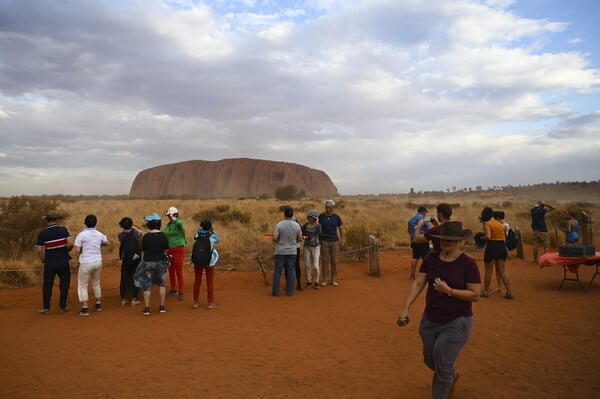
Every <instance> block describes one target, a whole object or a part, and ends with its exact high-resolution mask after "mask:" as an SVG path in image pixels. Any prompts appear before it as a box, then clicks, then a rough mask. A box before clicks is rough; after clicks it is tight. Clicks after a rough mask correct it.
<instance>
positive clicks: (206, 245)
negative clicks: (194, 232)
mask: <svg viewBox="0 0 600 399" xmlns="http://www.w3.org/2000/svg"><path fill="white" fill-rule="evenodd" d="M211 235H212V233H209V234H202V235H198V238H196V241H194V246H193V247H192V263H193V264H194V266H208V265H209V264H210V259H211V258H212V252H213V250H212V245H211V243H210V236H211Z"/></svg>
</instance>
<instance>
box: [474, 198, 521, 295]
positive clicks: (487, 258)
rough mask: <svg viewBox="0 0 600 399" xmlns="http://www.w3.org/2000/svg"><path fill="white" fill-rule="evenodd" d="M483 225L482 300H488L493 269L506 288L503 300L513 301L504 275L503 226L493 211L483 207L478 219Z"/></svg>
mask: <svg viewBox="0 0 600 399" xmlns="http://www.w3.org/2000/svg"><path fill="white" fill-rule="evenodd" d="M479 219H480V221H481V223H483V230H484V236H483V237H482V239H483V240H484V241H485V242H486V244H485V252H484V254H483V262H484V264H485V279H484V283H483V291H481V297H482V298H489V293H488V289H489V287H490V283H491V281H492V273H493V271H494V267H495V268H496V273H497V274H498V275H499V276H500V281H502V283H503V284H504V287H505V288H506V293H505V294H504V298H506V299H514V295H513V293H512V291H511V289H510V280H509V278H508V274H507V273H506V258H507V256H508V250H507V249H506V236H505V235H504V226H503V225H502V223H500V222H499V221H497V220H496V219H494V210H493V209H492V208H490V207H485V208H484V209H483V210H482V211H481V217H480V218H479Z"/></svg>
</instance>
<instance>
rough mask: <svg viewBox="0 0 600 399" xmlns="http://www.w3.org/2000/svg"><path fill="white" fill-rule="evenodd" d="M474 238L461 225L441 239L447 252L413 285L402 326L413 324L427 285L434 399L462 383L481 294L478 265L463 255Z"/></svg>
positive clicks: (424, 323) (424, 333) (426, 355)
mask: <svg viewBox="0 0 600 399" xmlns="http://www.w3.org/2000/svg"><path fill="white" fill-rule="evenodd" d="M470 236H471V231H470V230H463V229H462V223H461V222H446V223H444V225H443V227H442V231H441V233H440V234H439V235H436V238H439V240H440V246H441V251H440V252H434V253H432V254H431V255H430V256H428V257H426V258H425V259H424V260H423V263H422V264H421V268H420V269H419V273H418V276H416V279H415V281H414V282H413V283H412V286H411V288H410V291H409V293H408V296H407V298H406V303H405V305H404V308H403V309H402V310H401V312H400V316H399V318H398V325H400V326H401V327H402V326H405V325H407V324H408V322H409V321H410V318H409V310H410V307H411V305H412V304H413V303H414V302H415V301H416V300H417V298H418V297H419V295H420V294H421V292H422V291H423V288H424V287H425V285H426V284H427V294H426V298H425V311H424V313H423V316H422V319H421V323H420V325H419V333H420V335H421V339H422V341H423V360H424V362H425V364H426V365H427V367H429V368H430V369H431V370H433V383H432V386H431V391H432V397H433V398H434V399H441V398H447V397H448V396H449V395H450V394H451V392H452V390H453V388H454V384H455V383H456V381H457V380H458V377H459V375H460V374H459V373H458V371H457V370H456V369H455V368H454V364H455V362H456V359H457V357H458V355H459V353H460V351H461V349H462V347H463V346H464V345H465V344H466V342H467V340H468V339H469V336H470V334H471V326H472V325H473V310H472V306H471V303H472V302H476V301H477V300H478V297H479V290H480V288H481V277H480V275H479V269H478V268H477V264H476V263H475V260H474V259H473V258H471V257H469V256H468V255H466V254H465V253H463V252H462V250H461V243H462V241H463V240H465V239H467V238H469V237H470Z"/></svg>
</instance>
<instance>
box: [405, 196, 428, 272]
mask: <svg viewBox="0 0 600 399" xmlns="http://www.w3.org/2000/svg"><path fill="white" fill-rule="evenodd" d="M428 212H429V211H428V210H427V208H425V207H424V206H420V207H418V208H417V213H416V214H415V215H413V216H412V217H411V218H410V219H408V229H407V231H408V235H409V237H410V248H411V249H412V259H411V261H410V276H409V279H411V280H414V279H415V271H416V270H417V263H418V262H419V259H425V256H426V255H427V254H428V253H429V251H430V249H429V243H428V242H423V243H418V242H415V233H416V231H417V226H418V225H419V226H420V233H421V234H425V232H427V230H428V229H429V228H431V227H432V226H433V225H432V223H431V222H430V221H429V220H426V219H425V215H427V213H428ZM419 222H421V223H420V224H419Z"/></svg>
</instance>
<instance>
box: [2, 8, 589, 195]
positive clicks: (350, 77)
mask: <svg viewBox="0 0 600 399" xmlns="http://www.w3.org/2000/svg"><path fill="white" fill-rule="evenodd" d="M599 18H600V1H596V0H589V1H583V0H570V1H559V0H554V1H550V0H523V1H510V0H489V1H474V0H469V1H467V0H447V1H446V0H435V1H433V0H339V1H338V0H322V1H319V0H286V1H274V0H240V1H234V0H227V1H225V0H213V1H192V0H172V1H159V0H143V1H142V0H103V1H101V0H98V1H76V0H71V1H67V0H62V1H58V0H57V1H49V0H46V1H44V0H35V1H34V0H13V1H10V0H0V137H1V141H0V181H1V184H0V196H11V195H20V194H34V195H35V194H58V193H62V194H74V195H78V194H126V193H128V192H129V188H130V186H131V183H132V181H133V179H134V178H135V176H136V174H137V173H138V172H139V171H140V170H143V169H145V168H149V167H152V166H156V165H161V164H166V163H173V162H179V161H185V160H191V159H204V160H219V159H224V158H236V157H250V158H259V159H267V160H275V161H287V162H294V163H299V164H303V165H306V166H309V167H312V168H316V169H320V170H323V171H325V172H326V173H327V174H328V175H329V176H330V177H331V178H332V180H333V181H334V183H335V184H336V186H337V187H338V190H339V192H340V193H341V194H346V195H350V194H365V193H404V192H408V191H409V189H410V188H411V187H413V188H415V190H445V189H447V188H451V187H457V188H463V187H472V188H475V187H476V186H482V187H484V188H485V187H488V186H496V185H508V184H512V185H519V184H533V183H540V182H555V181H591V180H598V179H600V48H599V44H598V38H599V37H600V21H599Z"/></svg>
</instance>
